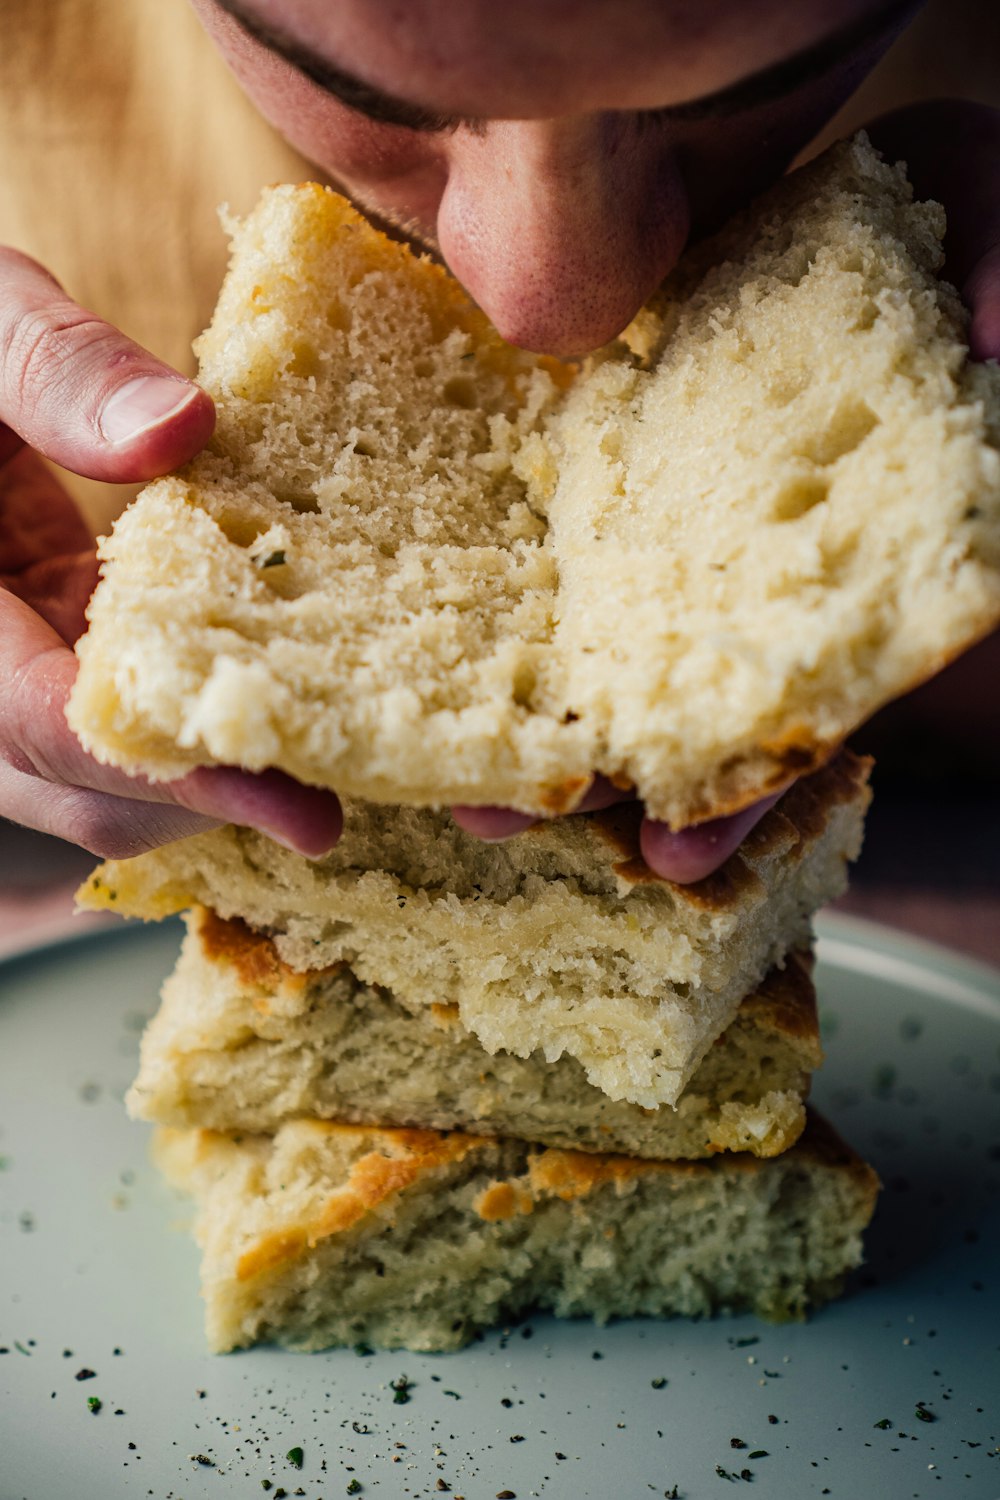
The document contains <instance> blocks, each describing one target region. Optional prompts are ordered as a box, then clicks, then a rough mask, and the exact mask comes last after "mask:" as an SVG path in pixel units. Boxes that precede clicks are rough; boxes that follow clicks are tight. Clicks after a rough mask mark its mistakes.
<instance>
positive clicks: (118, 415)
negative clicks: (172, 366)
mask: <svg viewBox="0 0 1000 1500" xmlns="http://www.w3.org/2000/svg"><path fill="white" fill-rule="evenodd" d="M197 395H198V387H197V386H195V385H191V384H190V382H189V381H187V380H171V379H170V378H169V377H165V376H162V375H142V376H140V377H139V379H138V380H130V381H128V382H127V384H125V385H122V386H119V387H118V389H117V390H116V391H115V392H114V393H113V395H111V396H109V397H108V399H107V401H106V402H105V403H104V410H103V411H102V412H101V415H100V428H101V432H102V433H103V434H104V436H105V437H106V438H107V440H108V442H109V443H116V444H118V443H129V442H132V441H134V439H135V438H137V437H141V436H142V434H143V433H144V432H149V431H150V429H151V428H153V427H159V426H160V425H161V424H162V423H163V422H166V421H168V420H169V419H170V418H171V417H174V416H176V415H177V413H178V412H179V411H181V410H183V408H184V407H185V406H188V405H189V404H190V403H191V402H192V401H193V400H194V399H195V397H196V396H197Z"/></svg>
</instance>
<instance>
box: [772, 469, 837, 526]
mask: <svg viewBox="0 0 1000 1500" xmlns="http://www.w3.org/2000/svg"><path fill="white" fill-rule="evenodd" d="M829 491H830V484H829V481H828V480H826V479H824V478H823V477H822V475H820V474H803V475H800V476H799V477H798V478H797V479H793V480H792V481H791V483H790V484H786V485H785V486H784V488H783V489H781V490H779V491H778V496H777V499H776V500H775V502H774V509H773V511H772V512H771V518H772V520H775V521H797V520H798V519H799V517H800V516H804V515H807V514H808V512H809V511H811V510H812V509H813V507H814V506H817V505H819V504H820V503H821V502H822V501H823V500H825V499H826V497H827V495H828V494H829Z"/></svg>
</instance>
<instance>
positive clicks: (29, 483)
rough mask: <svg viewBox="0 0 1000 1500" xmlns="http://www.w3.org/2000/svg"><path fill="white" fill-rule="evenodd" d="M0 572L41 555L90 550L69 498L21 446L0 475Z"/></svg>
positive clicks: (20, 566)
mask: <svg viewBox="0 0 1000 1500" xmlns="http://www.w3.org/2000/svg"><path fill="white" fill-rule="evenodd" d="M0 517H2V525H0V572H3V573H19V572H21V571H23V570H24V569H25V568H27V567H29V566H30V565H31V564H32V563H37V562H41V561H42V559H43V558H48V557H57V556H61V555H63V554H65V553H74V552H84V551H86V550H87V549H88V548H90V549H91V550H92V549H93V545H94V538H93V535H92V534H91V532H90V529H89V528H88V526H87V523H86V521H84V519H83V517H82V515H81V514H80V511H79V509H78V507H77V505H76V502H75V501H74V500H73V498H72V497H71V496H70V495H69V494H68V493H67V491H66V489H65V488H64V487H63V485H62V484H61V483H60V481H59V480H58V478H57V477H56V475H55V474H54V473H53V472H52V470H51V469H50V468H49V466H48V465H47V464H46V463H45V460H44V459H42V458H40V457H39V455H38V454H37V453H33V452H32V451H31V449H30V448H25V447H23V446H22V448H21V449H20V451H19V452H18V453H17V455H16V456H15V457H13V458H11V459H9V460H8V462H7V464H6V465H5V466H4V468H3V472H2V474H0Z"/></svg>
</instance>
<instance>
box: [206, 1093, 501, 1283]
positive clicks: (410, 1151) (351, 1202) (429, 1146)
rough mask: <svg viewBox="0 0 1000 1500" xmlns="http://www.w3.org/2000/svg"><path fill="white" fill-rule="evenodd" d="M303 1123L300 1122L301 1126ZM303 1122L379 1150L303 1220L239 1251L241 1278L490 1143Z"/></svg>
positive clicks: (348, 1225)
mask: <svg viewBox="0 0 1000 1500" xmlns="http://www.w3.org/2000/svg"><path fill="white" fill-rule="evenodd" d="M305 1124H306V1122H300V1128H304V1127H305ZM308 1126H309V1127H310V1128H312V1129H315V1130H316V1131H317V1132H322V1133H325V1134H335V1133H338V1132H340V1133H346V1134H348V1135H350V1136H352V1137H353V1138H355V1139H357V1138H358V1137H359V1136H360V1137H361V1138H363V1139H364V1138H367V1139H370V1140H371V1141H372V1142H373V1144H375V1145H380V1146H381V1147H382V1150H373V1151H369V1152H367V1153H366V1154H365V1155H364V1156H362V1157H359V1158H358V1160H357V1161H355V1162H354V1164H353V1165H352V1167H351V1170H350V1173H349V1175H348V1179H347V1181H346V1183H344V1185H343V1186H342V1187H339V1188H337V1189H336V1191H335V1192H333V1193H331V1194H330V1196H329V1198H328V1199H327V1201H326V1203H325V1204H324V1206H323V1208H322V1209H321V1211H320V1212H319V1213H318V1214H316V1215H315V1216H314V1217H313V1218H311V1219H310V1220H308V1221H307V1222H305V1223H301V1224H296V1225H293V1226H290V1227H287V1228H283V1229H280V1230H276V1231H274V1232H272V1233H271V1234H266V1235H264V1236H263V1237H262V1238H261V1239H259V1240H258V1241H257V1242H256V1243H255V1244H253V1245H251V1247H250V1248H249V1249H248V1250H246V1251H244V1253H243V1254H242V1255H241V1256H240V1258H239V1261H238V1262H237V1266H236V1275H237V1278H238V1279H239V1280H240V1281H246V1280H249V1279H250V1278H251V1277H253V1276H258V1275H260V1274H261V1272H263V1271H270V1270H273V1269H274V1268H275V1266H277V1265H280V1264H281V1263H282V1262H283V1261H286V1260H291V1259H295V1258H297V1257H298V1256H299V1255H301V1254H303V1253H304V1252H305V1251H306V1250H311V1249H313V1248H314V1246H315V1245H317V1244H318V1243H319V1241H320V1240H323V1239H327V1238H329V1237H330V1236H331V1235H334V1234H341V1233H343V1232H344V1231H345V1230H347V1229H350V1228H351V1227H352V1226H353V1225H354V1224H356V1223H358V1221H359V1220H361V1219H363V1218H364V1216H365V1215H366V1214H368V1213H371V1212H372V1210H373V1209H376V1208H378V1207H379V1206H380V1205H381V1204H383V1203H385V1202H386V1201H387V1200H388V1199H389V1198H392V1197H394V1196H395V1195H396V1194H397V1193H401V1192H404V1191H405V1190H406V1189H407V1188H409V1187H412V1186H413V1184H414V1183H416V1182H418V1181H419V1180H420V1179H421V1178H422V1177H426V1176H427V1175H428V1174H429V1173H432V1172H434V1171H435V1170H437V1169H439V1168H441V1167H445V1166H448V1165H450V1163H452V1162H457V1161H461V1160H462V1158H463V1157H464V1156H467V1155H468V1154H469V1152H470V1151H475V1150H482V1149H484V1148H485V1147H488V1146H489V1145H490V1142H489V1141H486V1140H484V1139H483V1138H481V1137H479V1136H469V1135H460V1134H459V1133H457V1132H455V1133H453V1134H450V1135H444V1134H442V1133H441V1132H439V1131H435V1130H381V1129H377V1128H372V1129H368V1130H365V1129H361V1130H359V1129H358V1127H356V1126H350V1125H341V1124H338V1123H336V1122H334V1121H325V1120H311V1121H309V1122H308Z"/></svg>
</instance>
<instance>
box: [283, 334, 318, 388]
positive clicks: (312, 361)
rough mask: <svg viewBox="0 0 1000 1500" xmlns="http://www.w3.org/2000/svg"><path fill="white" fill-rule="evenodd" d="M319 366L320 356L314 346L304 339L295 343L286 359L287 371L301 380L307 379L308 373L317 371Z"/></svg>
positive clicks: (314, 373) (315, 373)
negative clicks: (288, 357) (290, 354)
mask: <svg viewBox="0 0 1000 1500" xmlns="http://www.w3.org/2000/svg"><path fill="white" fill-rule="evenodd" d="M319 367H320V358H319V354H318V352H317V350H316V348H315V347H314V346H313V345H312V344H307V343H305V342H304V341H300V342H299V343H297V344H296V345H295V347H294V349H293V350H292V357H291V359H290V360H289V361H288V373H289V374H290V375H297V376H298V377H299V378H300V379H301V380H308V379H309V377H310V375H317V374H318V373H319Z"/></svg>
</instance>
